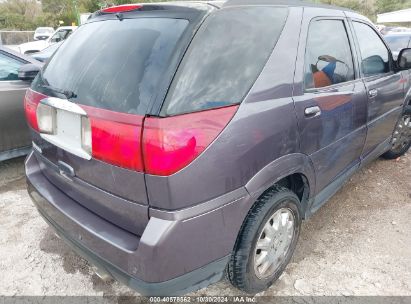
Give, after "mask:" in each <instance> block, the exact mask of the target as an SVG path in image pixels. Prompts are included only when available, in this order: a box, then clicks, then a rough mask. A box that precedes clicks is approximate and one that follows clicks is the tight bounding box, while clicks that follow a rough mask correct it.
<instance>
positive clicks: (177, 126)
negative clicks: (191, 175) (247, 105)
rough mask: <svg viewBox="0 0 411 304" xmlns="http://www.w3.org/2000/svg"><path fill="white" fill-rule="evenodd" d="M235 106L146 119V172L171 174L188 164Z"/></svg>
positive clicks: (223, 126)
mask: <svg viewBox="0 0 411 304" xmlns="http://www.w3.org/2000/svg"><path fill="white" fill-rule="evenodd" d="M237 108H238V106H231V107H225V108H220V109H214V110H208V111H203V112H196V113H190V114H185V115H179V116H173V117H166V118H154V117H149V118H146V119H145V122H144V131H143V158H144V168H145V172H146V173H148V174H153V175H163V176H165V175H171V174H173V173H175V172H177V171H179V170H180V169H182V168H184V167H185V166H187V165H188V164H189V163H191V162H192V161H193V160H194V159H195V158H196V157H197V156H199V155H200V154H201V153H202V152H203V151H204V150H205V149H206V148H207V147H208V145H210V144H211V142H212V141H213V140H214V139H215V138H216V137H217V136H218V134H220V133H221V131H222V130H223V129H224V128H225V126H226V125H227V124H228V122H229V121H230V120H231V118H232V117H233V116H234V113H235V112H236V110H237Z"/></svg>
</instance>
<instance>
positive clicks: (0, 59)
mask: <svg viewBox="0 0 411 304" xmlns="http://www.w3.org/2000/svg"><path fill="white" fill-rule="evenodd" d="M22 65H23V63H21V62H20V61H18V60H16V59H13V58H11V57H9V56H6V55H5V54H3V53H0V81H10V80H19V77H18V75H19V68H20V67H21V66H22Z"/></svg>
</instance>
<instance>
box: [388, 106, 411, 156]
mask: <svg viewBox="0 0 411 304" xmlns="http://www.w3.org/2000/svg"><path fill="white" fill-rule="evenodd" d="M410 142H411V115H409V114H406V115H403V116H402V117H401V119H400V121H399V122H398V124H397V126H396V127H395V130H394V134H393V137H392V150H393V151H394V152H397V151H401V150H402V149H404V148H405V147H406V146H408V145H409V144H410Z"/></svg>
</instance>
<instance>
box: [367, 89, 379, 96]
mask: <svg viewBox="0 0 411 304" xmlns="http://www.w3.org/2000/svg"><path fill="white" fill-rule="evenodd" d="M377 96H378V90H377V89H372V90H369V91H368V97H370V98H375V97H377Z"/></svg>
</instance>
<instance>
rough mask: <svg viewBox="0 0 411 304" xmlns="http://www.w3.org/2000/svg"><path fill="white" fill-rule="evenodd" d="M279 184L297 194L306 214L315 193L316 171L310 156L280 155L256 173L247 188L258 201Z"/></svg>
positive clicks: (299, 154) (302, 211)
mask: <svg viewBox="0 0 411 304" xmlns="http://www.w3.org/2000/svg"><path fill="white" fill-rule="evenodd" d="M278 184H279V185H281V186H284V187H286V188H288V189H290V190H291V191H293V192H294V193H296V194H297V196H298V197H299V198H300V201H301V206H300V207H301V213H302V214H303V215H304V214H305V211H306V210H307V208H308V205H309V202H310V199H311V198H312V197H313V196H314V195H315V193H314V191H315V172H314V168H313V165H312V162H311V160H310V158H309V157H308V156H307V155H305V154H301V153H293V154H289V155H285V156H283V157H280V158H278V159H276V160H275V161H273V162H271V163H269V164H268V165H267V166H265V167H264V168H263V169H261V170H260V171H259V172H258V173H257V174H255V175H254V176H253V177H252V178H251V179H250V180H249V182H248V183H247V184H246V185H245V188H246V189H247V191H248V193H250V196H251V197H252V198H253V200H254V201H257V200H258V198H259V197H261V196H262V195H263V194H264V193H265V192H266V191H269V190H270V189H271V188H272V187H273V186H274V185H278ZM251 208H252V207H251Z"/></svg>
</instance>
